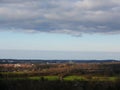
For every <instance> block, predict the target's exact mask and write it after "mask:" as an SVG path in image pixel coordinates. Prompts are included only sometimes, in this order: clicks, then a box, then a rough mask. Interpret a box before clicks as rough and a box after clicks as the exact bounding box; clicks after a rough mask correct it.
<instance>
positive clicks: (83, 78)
mask: <svg viewBox="0 0 120 90" xmlns="http://www.w3.org/2000/svg"><path fill="white" fill-rule="evenodd" d="M0 75H1V76H2V77H0V80H4V79H12V80H23V79H28V80H54V81H55V80H60V79H59V77H58V76H30V75H29V74H28V73H24V72H12V73H11V72H1V73H0ZM117 79H119V77H117V76H112V77H107V76H77V75H70V76H65V77H63V80H64V81H75V80H78V81H116V80H117Z"/></svg>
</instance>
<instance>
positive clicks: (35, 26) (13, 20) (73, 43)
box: [0, 0, 120, 59]
mask: <svg viewBox="0 0 120 90" xmlns="http://www.w3.org/2000/svg"><path fill="white" fill-rule="evenodd" d="M119 17H120V1H119V0H0V58H14V59H16V58H21V59H22V58H24V59H29V58H31V59H120V41H119V40H120V18H119Z"/></svg>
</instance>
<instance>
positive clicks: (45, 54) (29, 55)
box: [0, 50, 120, 60]
mask: <svg viewBox="0 0 120 90" xmlns="http://www.w3.org/2000/svg"><path fill="white" fill-rule="evenodd" d="M0 58H1V59H58V60H60V59H62V60H64V59H72V60H91V59H97V60H100V59H116V60H119V59H120V52H78V51H37V50H36V51H35V50H0Z"/></svg>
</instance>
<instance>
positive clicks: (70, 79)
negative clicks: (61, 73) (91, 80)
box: [63, 76, 86, 81]
mask: <svg viewBox="0 0 120 90" xmlns="http://www.w3.org/2000/svg"><path fill="white" fill-rule="evenodd" d="M63 80H68V81H74V80H80V81H85V80H86V78H84V77H82V76H66V77H64V79H63Z"/></svg>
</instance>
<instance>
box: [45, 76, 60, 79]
mask: <svg viewBox="0 0 120 90" xmlns="http://www.w3.org/2000/svg"><path fill="white" fill-rule="evenodd" d="M44 78H45V79H47V80H58V79H59V78H58V76H44Z"/></svg>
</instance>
